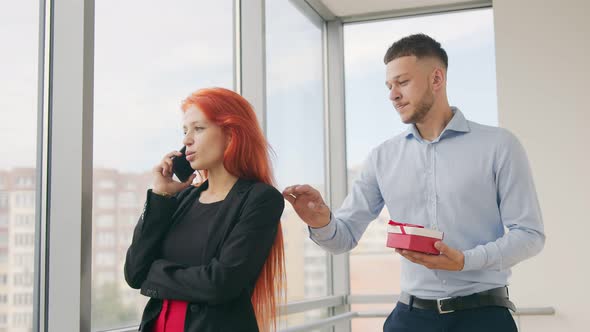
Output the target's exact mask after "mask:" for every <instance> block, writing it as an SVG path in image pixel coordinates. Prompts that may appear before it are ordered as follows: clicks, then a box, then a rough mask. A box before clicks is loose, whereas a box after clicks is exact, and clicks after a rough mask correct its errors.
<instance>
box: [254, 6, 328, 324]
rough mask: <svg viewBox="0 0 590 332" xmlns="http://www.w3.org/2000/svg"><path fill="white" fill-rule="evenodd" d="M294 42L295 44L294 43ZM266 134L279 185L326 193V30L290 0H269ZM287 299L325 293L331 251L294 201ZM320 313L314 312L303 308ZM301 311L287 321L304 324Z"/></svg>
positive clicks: (288, 210)
mask: <svg viewBox="0 0 590 332" xmlns="http://www.w3.org/2000/svg"><path fill="white" fill-rule="evenodd" d="M295 45H296V46H295ZM266 52H267V53H266V61H267V63H266V70H267V72H266V79H267V125H266V128H267V136H268V140H269V141H270V144H271V145H272V147H273V148H274V150H275V152H276V158H275V160H274V170H275V176H276V179H277V184H278V187H279V189H280V190H282V189H284V188H285V187H287V186H289V185H293V184H303V183H307V184H310V185H312V186H313V187H314V188H316V189H317V190H319V191H320V192H321V193H322V195H324V197H325V192H326V191H325V183H326V180H325V172H324V108H323V83H322V82H323V81H322V68H323V67H322V30H321V28H319V27H317V26H315V25H314V24H312V23H311V21H310V20H309V19H308V18H307V17H305V16H304V15H303V14H302V13H301V12H299V11H298V10H297V8H295V7H294V6H293V4H292V3H291V2H290V1H288V0H277V1H274V0H273V1H266ZM282 225H283V232H284V236H285V256H286V264H287V285H288V290H287V300H288V301H297V300H301V299H304V298H312V297H318V296H324V295H326V294H327V292H328V290H327V280H328V276H327V264H326V262H327V259H326V257H327V254H326V253H325V252H324V251H323V250H322V249H321V248H319V247H318V246H317V245H316V244H315V243H313V242H312V241H311V240H310V239H309V238H308V232H307V227H306V225H305V224H304V223H303V221H301V219H299V217H298V216H297V214H296V213H295V211H294V210H293V208H292V206H291V204H289V203H288V202H285V212H284V213H283V217H282ZM303 315H304V316H305V315H307V316H308V317H309V319H310V320H313V319H317V318H316V317H317V316H318V315H317V314H314V313H313V312H310V313H307V314H303ZM300 318H301V315H290V316H288V317H284V319H283V320H284V321H283V324H284V325H283V326H285V325H287V324H288V325H293V324H301V323H302V321H301V319H300Z"/></svg>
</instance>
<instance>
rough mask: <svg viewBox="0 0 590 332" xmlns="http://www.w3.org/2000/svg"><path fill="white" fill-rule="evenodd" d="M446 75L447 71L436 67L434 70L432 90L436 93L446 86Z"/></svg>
mask: <svg viewBox="0 0 590 332" xmlns="http://www.w3.org/2000/svg"><path fill="white" fill-rule="evenodd" d="M445 75H446V73H445V71H444V70H443V69H442V68H440V67H436V68H434V71H433V72H432V80H431V82H432V88H433V90H434V91H438V90H440V89H441V88H442V87H443V86H444V84H445V80H446V77H445Z"/></svg>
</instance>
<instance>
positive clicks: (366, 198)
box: [308, 150, 384, 254]
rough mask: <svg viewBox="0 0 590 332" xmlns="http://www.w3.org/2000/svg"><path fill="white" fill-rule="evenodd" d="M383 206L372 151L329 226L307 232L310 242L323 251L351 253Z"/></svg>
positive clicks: (331, 215)
mask: <svg viewBox="0 0 590 332" xmlns="http://www.w3.org/2000/svg"><path fill="white" fill-rule="evenodd" d="M383 206H384V200H383V197H382V195H381V191H380V189H379V185H378V182H377V176H376V172H375V150H373V152H372V153H371V154H370V155H369V158H367V160H366V161H365V163H364V165H363V167H362V170H361V173H360V175H359V177H358V179H356V180H355V181H354V183H353V185H352V189H351V191H350V193H349V194H348V196H347V197H346V198H345V200H344V202H343V203H342V206H341V207H340V209H338V210H337V211H335V212H334V213H331V214H330V222H329V223H328V224H327V225H326V226H324V227H321V228H311V227H308V229H309V235H310V238H311V240H312V241H314V242H315V243H317V244H318V245H319V246H321V247H322V248H324V249H325V250H327V251H329V252H331V253H333V254H340V253H344V252H347V251H350V250H352V249H353V248H354V247H356V245H357V244H358V241H359V239H360V238H361V236H362V235H363V233H364V232H365V230H366V229H367V226H368V225H369V223H370V222H371V221H373V220H374V219H375V218H377V216H378V215H379V213H380V212H381V210H382V209H383Z"/></svg>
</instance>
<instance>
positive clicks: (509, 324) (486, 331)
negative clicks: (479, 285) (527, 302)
mask: <svg viewBox="0 0 590 332" xmlns="http://www.w3.org/2000/svg"><path fill="white" fill-rule="evenodd" d="M516 331H517V328H516V324H515V323H514V319H513V318H512V315H511V314H510V311H509V310H508V309H506V308H502V307H481V308H477V309H469V310H461V311H455V312H451V313H448V314H439V313H438V312H437V311H434V310H423V309H417V308H411V310H410V307H409V306H408V305H407V304H403V303H399V302H398V303H397V305H396V306H395V309H394V310H393V311H392V312H391V314H390V315H389V317H387V319H386V320H385V324H383V332H516Z"/></svg>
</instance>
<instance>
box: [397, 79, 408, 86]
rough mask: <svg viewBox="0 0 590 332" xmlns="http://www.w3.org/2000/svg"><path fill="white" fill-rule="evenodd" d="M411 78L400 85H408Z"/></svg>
mask: <svg viewBox="0 0 590 332" xmlns="http://www.w3.org/2000/svg"><path fill="white" fill-rule="evenodd" d="M408 82H409V80H406V81H403V82H399V84H400V85H406V84H408Z"/></svg>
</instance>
